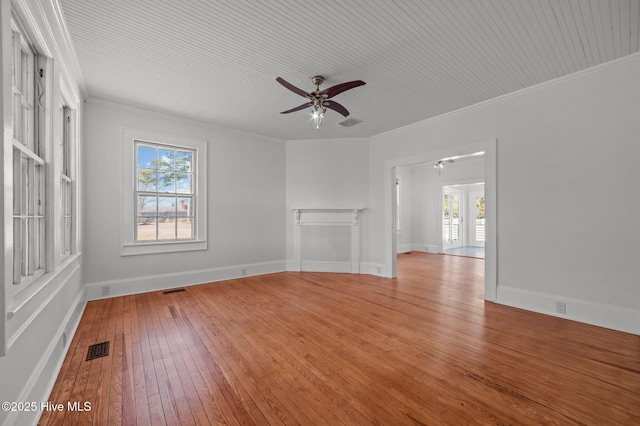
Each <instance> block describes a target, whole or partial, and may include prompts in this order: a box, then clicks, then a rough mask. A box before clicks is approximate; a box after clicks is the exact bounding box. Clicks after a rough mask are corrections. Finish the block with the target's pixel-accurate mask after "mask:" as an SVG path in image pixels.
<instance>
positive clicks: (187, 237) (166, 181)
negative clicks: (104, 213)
mask: <svg viewBox="0 0 640 426" xmlns="http://www.w3.org/2000/svg"><path fill="white" fill-rule="evenodd" d="M123 144H124V168H123V170H124V176H123V182H124V188H123V207H124V208H123V218H122V222H123V234H122V241H123V244H122V252H121V254H122V255H123V256H127V255H136V254H149V253H163V252H176V251H190V250H204V249H206V247H207V245H206V155H207V154H206V152H207V151H206V145H207V144H206V141H202V140H196V139H188V138H182V137H177V136H171V135H163V134H159V133H152V132H146V131H142V130H135V129H125V130H124V139H123Z"/></svg>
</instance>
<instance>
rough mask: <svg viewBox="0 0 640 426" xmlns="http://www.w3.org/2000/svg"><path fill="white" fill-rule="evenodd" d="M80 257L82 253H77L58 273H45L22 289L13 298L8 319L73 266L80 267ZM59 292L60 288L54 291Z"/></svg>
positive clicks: (66, 260) (67, 260)
mask: <svg viewBox="0 0 640 426" xmlns="http://www.w3.org/2000/svg"><path fill="white" fill-rule="evenodd" d="M80 256H81V253H75V254H72V255H69V256H67V258H66V259H65V261H64V262H62V264H61V265H60V266H59V267H58V269H57V270H56V271H54V272H47V273H44V274H43V275H41V276H39V277H38V279H36V280H34V281H33V282H32V283H30V284H29V285H28V286H27V287H23V288H21V289H20V290H19V291H18V292H17V293H16V294H15V295H14V296H13V301H12V303H11V306H9V308H8V309H7V318H8V319H11V318H13V317H14V315H15V314H16V313H17V312H18V311H19V310H20V309H22V307H24V306H25V305H26V304H27V303H28V302H29V301H30V300H31V299H33V298H34V297H36V295H37V294H38V293H39V292H40V291H41V290H42V289H44V288H46V287H47V286H48V285H49V283H51V282H52V281H54V280H55V279H57V278H59V277H61V276H62V274H66V273H68V271H69V270H70V267H71V266H78V267H79V265H80V263H79V259H80ZM58 290H60V289H59V288H58V289H57V290H56V291H54V293H57V291H58Z"/></svg>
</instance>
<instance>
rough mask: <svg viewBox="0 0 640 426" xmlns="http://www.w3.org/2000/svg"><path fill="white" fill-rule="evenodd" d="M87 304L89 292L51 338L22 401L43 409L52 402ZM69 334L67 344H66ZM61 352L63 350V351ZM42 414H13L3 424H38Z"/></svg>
mask: <svg viewBox="0 0 640 426" xmlns="http://www.w3.org/2000/svg"><path fill="white" fill-rule="evenodd" d="M86 304H87V301H86V298H85V292H84V291H81V292H80V293H78V295H77V297H76V299H75V300H74V302H73V304H72V305H71V307H70V309H69V311H68V312H67V314H66V315H65V317H64V320H63V321H62V323H61V324H60V326H59V327H58V330H57V331H56V333H55V334H54V335H53V336H51V340H50V342H49V345H48V346H47V348H46V350H45V351H44V352H43V354H42V356H41V357H40V361H39V362H38V364H37V365H36V366H35V368H34V369H33V372H32V373H31V375H30V376H29V379H28V380H27V382H26V383H25V385H24V387H23V388H22V392H21V393H20V396H19V397H18V399H17V400H18V401H34V402H36V403H37V404H38V405H39V406H40V404H41V401H45V402H46V401H47V400H48V398H49V395H50V394H51V391H52V390H53V386H54V385H55V382H56V379H57V378H58V373H59V371H60V368H62V363H63V362H64V359H65V357H66V356H67V352H68V351H69V347H70V346H71V345H70V343H71V340H72V338H73V336H74V335H75V333H76V330H77V328H78V325H79V324H80V318H82V313H83V312H84V308H85V307H86ZM65 334H66V341H64V342H63V338H65V337H64V335H65ZM63 343H64V345H63ZM59 348H62V350H60V349H59ZM65 404H66V402H65ZM42 413H43V411H42V410H40V409H39V410H36V411H20V412H11V413H9V415H8V416H7V418H6V420H5V422H4V423H3V424H5V425H17V424H25V425H26V424H37V422H38V420H39V419H40V416H41V415H42Z"/></svg>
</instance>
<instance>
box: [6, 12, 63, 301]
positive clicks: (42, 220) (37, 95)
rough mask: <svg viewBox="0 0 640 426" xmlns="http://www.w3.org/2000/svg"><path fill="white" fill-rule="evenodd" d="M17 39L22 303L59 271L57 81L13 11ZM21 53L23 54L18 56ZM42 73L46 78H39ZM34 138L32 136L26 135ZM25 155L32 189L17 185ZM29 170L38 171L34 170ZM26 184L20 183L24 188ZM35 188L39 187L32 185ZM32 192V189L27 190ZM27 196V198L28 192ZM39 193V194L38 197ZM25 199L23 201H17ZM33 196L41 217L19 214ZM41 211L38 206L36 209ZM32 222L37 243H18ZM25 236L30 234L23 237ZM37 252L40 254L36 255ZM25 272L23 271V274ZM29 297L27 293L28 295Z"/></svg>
mask: <svg viewBox="0 0 640 426" xmlns="http://www.w3.org/2000/svg"><path fill="white" fill-rule="evenodd" d="M10 20H11V33H12V40H11V43H12V59H11V60H12V62H13V63H14V64H15V63H17V62H18V61H20V62H21V66H20V70H18V72H19V73H20V76H19V77H20V81H19V82H16V81H15V80H13V79H14V78H17V76H15V75H14V76H12V82H11V85H12V87H11V97H12V100H11V107H12V145H13V149H12V156H13V157H14V160H13V167H12V169H13V170H12V175H13V176H12V199H13V202H12V204H13V219H12V221H13V223H12V227H11V229H12V232H13V235H14V238H13V241H12V245H13V249H12V257H13V267H12V268H13V272H12V282H13V286H12V295H13V297H14V298H15V297H17V296H18V295H19V294H31V292H25V290H26V289H28V288H30V287H31V285H32V284H33V283H35V282H37V281H39V280H40V278H42V277H43V276H45V275H46V274H47V273H49V272H51V271H53V269H54V265H53V264H52V262H51V260H50V253H51V251H52V249H53V245H52V243H51V241H50V239H49V232H50V230H51V224H50V221H51V216H50V209H51V198H50V197H51V194H50V188H49V186H50V184H51V183H50V180H49V179H50V177H49V169H50V161H51V154H50V149H51V145H50V144H51V141H50V138H49V134H50V128H49V125H50V122H49V115H50V107H49V98H50V96H51V92H52V88H51V87H52V85H51V82H52V80H51V78H50V73H51V70H52V66H51V62H52V60H51V59H50V58H48V57H46V56H44V55H43V54H42V53H41V49H40V46H37V45H35V44H34V43H33V37H32V33H31V32H29V31H28V30H27V27H26V26H25V25H24V24H23V22H22V19H21V17H20V16H19V14H18V13H17V11H16V10H15V9H13V8H12V11H11V18H10ZM16 34H17V35H18V37H19V38H18V40H16V39H15V37H16ZM18 48H19V50H20V53H18ZM22 51H26V52H27V54H28V55H29V59H28V61H27V66H28V68H27V69H26V70H25V69H23V65H24V64H22V57H21V54H22ZM38 70H40V72H39V73H38ZM24 72H27V73H28V76H27V77H28V80H27V81H28V83H27V84H28V86H29V87H25V80H24ZM16 83H17V84H19V85H20V87H16V86H15V84H16ZM25 90H27V92H28V93H27V94H26V95H25V94H24V93H23V92H24V91H25ZM16 95H19V97H20V98H21V101H20V106H21V108H20V113H19V114H20V115H21V116H22V114H23V112H24V111H23V110H22V106H24V105H25V102H24V99H23V98H25V96H26V98H32V99H31V100H30V102H31V103H30V104H29V103H28V104H27V106H28V107H30V111H29V118H28V120H29V123H30V126H28V127H30V129H29V130H26V129H25V122H24V118H25V117H24V116H22V117H21V119H19V120H16V109H17V106H16V98H15V97H16ZM17 126H18V127H20V130H19V132H20V133H19V136H20V139H17V138H16V127H17ZM26 132H28V133H26ZM16 154H17V155H19V156H20V157H21V158H23V157H24V158H26V159H27V161H28V162H29V163H31V162H33V168H34V169H33V170H32V171H30V172H28V174H29V178H28V183H27V184H26V186H25V184H23V183H17V184H16V173H17V172H18V173H19V171H17V170H16V167H21V166H20V165H19V164H16V159H15V155H16ZM36 167H40V168H41V169H40V171H39V173H37V174H35V168H36ZM29 169H32V166H31V165H29ZM21 180H22V178H19V179H18V182H20V181H21ZM32 184H33V185H32ZM16 185H18V186H19V188H18V191H16ZM25 187H26V189H25ZM25 190H26V191H27V192H26V193H25V192H24V191H25ZM34 190H35V191H36V192H33V191H34ZM18 193H20V194H19V195H17V194H18ZM24 195H27V196H28V197H29V198H31V197H33V199H32V201H33V202H34V203H36V202H37V204H38V207H37V210H39V213H36V211H35V209H36V207H32V208H31V209H27V210H32V211H31V212H26V214H25V213H24V212H22V208H19V210H20V211H19V212H17V211H16V206H15V203H16V197H17V196H19V197H22V196H24ZM34 206H35V204H34ZM29 218H31V219H32V220H34V221H36V223H35V224H32V225H27V226H29V227H30V228H33V229H35V228H36V227H38V228H39V231H38V232H37V233H36V238H37V239H33V237H32V236H31V233H29V232H27V233H26V235H27V236H28V238H27V241H24V240H22V238H20V239H19V240H18V241H16V237H15V235H16V232H21V231H19V230H16V220H19V221H21V223H20V225H18V226H19V228H22V226H23V224H22V220H29ZM21 234H24V233H22V232H21ZM25 250H27V251H29V255H27V256H26V258H27V262H28V266H27V267H26V268H27V275H22V269H23V266H22V265H23V262H24V259H25V256H24V251H25ZM36 251H37V252H38V254H35V253H36ZM36 259H37V263H38V265H35V264H33V262H34V261H35V260H36ZM18 269H20V271H18ZM22 292H25V293H22Z"/></svg>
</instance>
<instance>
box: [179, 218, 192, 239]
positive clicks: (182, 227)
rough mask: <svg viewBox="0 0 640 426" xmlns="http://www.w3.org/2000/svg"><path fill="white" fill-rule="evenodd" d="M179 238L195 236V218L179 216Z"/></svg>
mask: <svg viewBox="0 0 640 426" xmlns="http://www.w3.org/2000/svg"><path fill="white" fill-rule="evenodd" d="M178 238H179V239H181V240H182V239H190V238H193V220H192V218H179V219H178Z"/></svg>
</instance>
